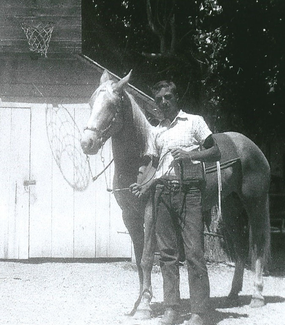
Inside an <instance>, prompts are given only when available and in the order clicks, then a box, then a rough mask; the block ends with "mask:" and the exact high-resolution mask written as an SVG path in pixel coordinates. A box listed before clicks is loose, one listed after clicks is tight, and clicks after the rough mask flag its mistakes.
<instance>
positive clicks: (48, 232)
mask: <svg viewBox="0 0 285 325" xmlns="http://www.w3.org/2000/svg"><path fill="white" fill-rule="evenodd" d="M45 110H46V105H45V104H42V105H39V104H37V105H34V106H32V123H31V134H32V138H31V179H32V180H35V181H36V185H35V186H31V187H30V255H29V257H33V258H34V257H52V210H51V206H52V204H51V199H52V198H51V193H52V183H51V180H52V159H53V158H52V155H51V151H50V146H49V142H48V137H47V134H46V118H45Z"/></svg>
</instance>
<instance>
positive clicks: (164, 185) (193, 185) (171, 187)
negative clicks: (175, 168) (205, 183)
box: [156, 179, 201, 192]
mask: <svg viewBox="0 0 285 325" xmlns="http://www.w3.org/2000/svg"><path fill="white" fill-rule="evenodd" d="M156 188H158V189H164V190H168V191H170V192H177V191H181V190H182V191H187V190H189V189H200V188H201V181H200V180H191V181H183V182H182V183H181V182H180V181H179V180H168V179H160V180H159V181H158V183H157V184H156Z"/></svg>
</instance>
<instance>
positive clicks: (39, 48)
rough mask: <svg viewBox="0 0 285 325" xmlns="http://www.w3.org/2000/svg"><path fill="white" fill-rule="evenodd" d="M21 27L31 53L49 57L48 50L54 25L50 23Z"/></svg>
mask: <svg viewBox="0 0 285 325" xmlns="http://www.w3.org/2000/svg"><path fill="white" fill-rule="evenodd" d="M21 27H22V29H23V31H24V33H25V35H26V37H27V40H28V44H29V49H30V51H31V52H33V53H39V54H40V55H44V56H45V57H47V50H48V47H49V42H50V39H51V34H52V32H53V29H54V24H53V23H51V22H48V23H46V24H43V23H39V24H37V25H34V26H33V25H29V24H27V23H22V25H21Z"/></svg>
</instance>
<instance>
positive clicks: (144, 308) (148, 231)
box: [134, 198, 156, 319]
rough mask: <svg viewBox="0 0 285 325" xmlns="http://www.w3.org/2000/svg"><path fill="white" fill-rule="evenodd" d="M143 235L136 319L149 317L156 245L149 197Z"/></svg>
mask: <svg viewBox="0 0 285 325" xmlns="http://www.w3.org/2000/svg"><path fill="white" fill-rule="evenodd" d="M144 219H145V237H144V249H143V256H142V260H141V267H142V272H143V286H142V291H141V294H140V297H139V300H138V306H137V308H136V311H135V314H134V317H135V318H136V319H150V318H151V308H150V302H151V298H152V287H151V271H152V266H153V261H154V253H155V247H156V238H155V222H154V219H153V205H152V200H151V198H150V199H149V200H148V201H147V204H146V208H145V218H144Z"/></svg>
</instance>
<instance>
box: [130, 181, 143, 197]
mask: <svg viewBox="0 0 285 325" xmlns="http://www.w3.org/2000/svg"><path fill="white" fill-rule="evenodd" d="M141 189H142V187H141V186H140V185H139V184H138V183H133V184H131V185H130V192H131V193H133V194H134V195H135V196H136V197H138V198H139V197H141V196H142V194H141Z"/></svg>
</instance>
